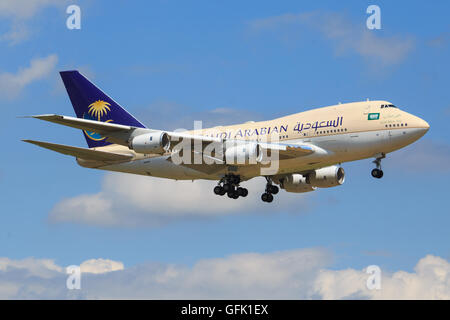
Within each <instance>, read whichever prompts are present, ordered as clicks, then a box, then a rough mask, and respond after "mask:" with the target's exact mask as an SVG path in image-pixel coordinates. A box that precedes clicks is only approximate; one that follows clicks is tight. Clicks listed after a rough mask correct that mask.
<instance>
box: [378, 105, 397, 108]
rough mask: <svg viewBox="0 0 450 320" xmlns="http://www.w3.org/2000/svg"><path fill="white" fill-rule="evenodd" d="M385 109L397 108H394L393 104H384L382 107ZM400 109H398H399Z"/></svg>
mask: <svg viewBox="0 0 450 320" xmlns="http://www.w3.org/2000/svg"><path fill="white" fill-rule="evenodd" d="M383 108H397V107H396V106H394V105H393V104H382V105H381V109H383ZM397 109H398V108H397Z"/></svg>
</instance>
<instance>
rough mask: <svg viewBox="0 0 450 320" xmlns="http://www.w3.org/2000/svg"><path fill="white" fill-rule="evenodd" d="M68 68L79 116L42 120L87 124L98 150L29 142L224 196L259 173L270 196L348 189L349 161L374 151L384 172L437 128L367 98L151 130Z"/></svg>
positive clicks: (95, 164)
mask: <svg viewBox="0 0 450 320" xmlns="http://www.w3.org/2000/svg"><path fill="white" fill-rule="evenodd" d="M60 74H61V78H62V80H63V82H64V85H65V87H66V89H67V93H68V94H69V98H70V101H71V102H72V106H73V108H74V110H75V114H76V117H70V116H63V115H55V114H51V115H36V116H32V117H33V118H37V119H41V120H45V121H50V122H54V123H57V124H61V125H65V126H69V127H73V128H76V129H80V130H82V131H83V135H84V137H85V138H86V141H87V144H88V148H80V147H73V146H67V145H61V144H55V143H49V142H42V141H34V140H24V141H25V142H29V143H32V144H35V145H38V146H40V147H43V148H47V149H50V150H53V151H56V152H59V153H62V154H66V155H70V156H73V157H75V158H76V160H77V162H78V164H79V165H80V166H83V167H86V168H95V169H101V170H109V171H119V172H126V173H134V174H140V175H148V176H154V177H160V178H167V179H175V180H195V179H207V180H215V181H218V183H217V185H216V186H215V187H214V189H213V191H214V193H215V194H217V195H219V196H223V195H225V194H226V195H227V196H228V197H229V198H232V199H237V198H239V197H246V196H247V194H248V190H247V189H246V188H245V187H243V186H241V184H242V183H244V182H245V181H247V180H249V179H252V178H254V177H257V176H264V177H265V178H266V181H267V184H266V190H265V192H264V193H263V194H262V196H261V199H262V200H263V201H265V202H272V201H273V195H274V194H277V193H278V192H279V187H278V186H280V187H281V188H282V189H284V190H285V191H287V192H296V193H302V192H310V191H314V190H316V189H317V188H329V187H334V186H339V185H341V184H343V183H344V178H345V173H344V169H343V168H342V167H341V164H342V163H344V162H348V161H354V160H361V159H367V158H374V159H375V160H374V163H375V168H374V169H373V170H372V172H371V174H372V176H373V177H374V178H378V179H379V178H381V177H382V176H383V171H382V170H381V160H382V159H383V158H384V157H386V155H387V154H388V153H390V152H393V151H395V150H398V149H401V148H403V147H405V146H407V145H409V144H411V143H413V142H414V141H416V140H418V139H419V138H421V137H422V136H423V135H424V134H425V133H426V132H427V131H428V129H429V125H428V123H427V122H426V121H424V120H422V119H421V118H419V117H416V116H414V115H412V114H409V113H407V112H405V111H403V110H401V109H399V108H398V107H396V106H395V105H393V104H392V103H391V102H388V101H363V102H354V103H345V104H339V105H333V106H329V107H323V108H317V109H312V110H309V111H304V112H300V113H296V114H292V115H288V116H285V117H281V118H277V119H273V120H268V121H260V122H253V121H250V122H246V123H243V124H236V125H230V126H218V127H213V128H207V129H204V128H196V129H195V130H191V131H166V130H164V129H155V128H147V127H146V126H145V125H143V124H142V123H141V122H140V121H139V120H137V119H136V118H134V117H133V116H132V115H131V114H129V113H128V112H127V111H126V110H125V109H123V108H122V107H121V106H120V105H119V104H118V103H117V102H115V101H114V100H113V99H111V98H110V97H109V96H108V95H106V94H105V93H104V92H103V91H101V90H100V89H99V88H97V87H96V86H95V85H94V84H93V83H92V82H90V81H89V80H88V79H87V78H85V77H84V76H83V75H81V74H80V73H79V72H78V71H64V72H61V73H60ZM174 116H176V115H174ZM277 185H278V186H277ZM186 192H189V190H186Z"/></svg>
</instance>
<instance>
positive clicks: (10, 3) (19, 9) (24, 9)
mask: <svg viewBox="0 0 450 320" xmlns="http://www.w3.org/2000/svg"><path fill="white" fill-rule="evenodd" d="M64 2H66V1H61V0H2V1H0V16H4V17H8V18H17V19H29V18H31V17H32V16H34V15H35V14H36V13H38V12H39V11H40V10H42V9H44V8H45V7H48V6H59V5H62V4H63V3H64Z"/></svg>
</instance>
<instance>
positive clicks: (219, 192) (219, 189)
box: [214, 186, 225, 196]
mask: <svg viewBox="0 0 450 320" xmlns="http://www.w3.org/2000/svg"><path fill="white" fill-rule="evenodd" d="M224 191H225V190H224V189H223V187H221V186H215V187H214V193H215V194H217V195H218V196H223V195H224V194H225V192H224Z"/></svg>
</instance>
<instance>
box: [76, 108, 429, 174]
mask: <svg viewBox="0 0 450 320" xmlns="http://www.w3.org/2000/svg"><path fill="white" fill-rule="evenodd" d="M386 105H391V104H390V103H389V102H386V101H367V102H357V103H350V104H342V105H336V106H330V107H325V108H319V109H314V110H310V111H306V112H301V113H297V114H294V115H290V116H286V117H282V118H278V119H275V120H270V121H261V122H249V123H245V124H241V125H233V126H224V127H215V128H209V129H203V130H201V132H196V134H200V135H205V136H219V137H220V136H223V137H225V138H231V139H237V140H247V141H263V140H264V139H266V138H267V137H264V136H263V135H262V133H263V132H267V131H268V130H269V131H270V130H272V131H274V128H276V130H277V134H276V139H277V140H279V143H283V144H288V145H300V144H303V145H304V144H307V145H313V146H316V147H319V148H321V149H322V150H323V152H317V153H313V154H311V155H307V156H302V157H297V158H293V159H286V160H280V161H279V162H278V164H277V171H276V173H275V174H287V173H299V172H304V171H307V170H311V169H317V168H321V167H325V166H329V165H334V164H338V163H343V162H348V161H354V160H360V159H365V158H371V157H377V156H380V155H382V154H387V153H390V152H392V151H395V150H398V149H400V148H403V147H405V146H407V145H409V144H411V143H413V142H414V141H416V140H418V139H419V138H420V137H422V136H423V135H424V134H425V133H426V132H427V131H428V128H429V125H428V124H427V123H426V122H425V121H424V120H422V119H420V118H418V117H416V116H414V115H411V114H409V113H406V112H404V111H402V110H400V109H398V108H395V107H389V108H388V107H382V106H386ZM340 118H342V120H341V121H340V123H338V125H337V126H336V125H335V126H333V125H331V124H332V122H331V120H333V119H340ZM335 124H336V123H335ZM300 129H301V130H300ZM268 140H269V141H274V138H273V135H272V136H271V138H270V139H268ZM105 148H108V149H109V150H114V151H115V152H126V153H130V150H128V149H127V148H126V147H123V146H118V145H116V146H113V147H111V146H109V147H105ZM135 156H136V157H135V158H134V159H133V160H132V161H129V162H126V163H120V164H114V165H107V166H96V167H97V168H98V169H102V170H111V171H119V172H127V173H134V174H141V175H149V176H155V177H161V178H169V179H176V180H186V179H189V180H191V179H192V180H194V179H211V180H218V179H220V178H221V177H222V176H223V175H225V174H227V173H229V172H232V173H233V174H237V175H240V176H241V178H242V180H247V179H251V178H253V177H256V176H260V175H261V165H259V164H255V165H246V166H226V167H223V168H222V169H221V170H218V171H217V170H216V171H213V172H212V173H211V172H208V170H204V166H206V165H205V164H203V165H197V166H202V168H200V167H195V165H192V166H184V165H176V164H174V163H172V162H171V161H168V160H167V159H168V157H169V156H170V154H166V155H161V156H159V155H158V156H156V155H137V154H136V155H135ZM80 164H81V163H80ZM199 169H201V170H199Z"/></svg>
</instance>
